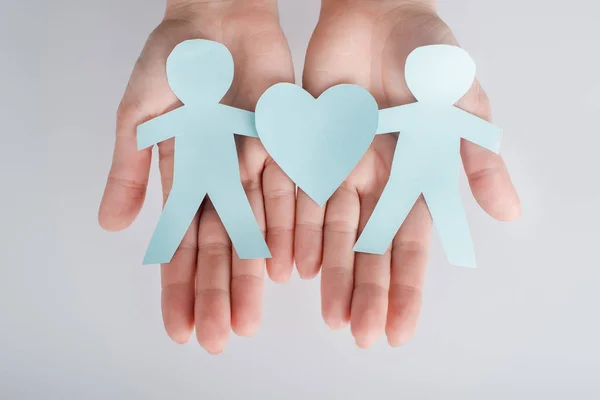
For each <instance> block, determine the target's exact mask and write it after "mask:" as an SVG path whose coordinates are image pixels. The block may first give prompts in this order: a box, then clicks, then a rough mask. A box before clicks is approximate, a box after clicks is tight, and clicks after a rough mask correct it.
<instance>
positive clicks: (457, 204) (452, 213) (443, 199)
mask: <svg viewBox="0 0 600 400" xmlns="http://www.w3.org/2000/svg"><path fill="white" fill-rule="evenodd" d="M454 182H455V181H454ZM424 196H425V201H426V202H427V206H428V207H429V212H430V213H431V217H432V218H433V223H434V224H435V228H436V230H437V232H438V235H439V236H440V240H441V242H442V247H443V248H444V251H445V252H446V257H448V262H449V263H450V264H452V265H456V266H461V267H471V268H475V267H476V266H477V265H476V260H475V250H474V249H473V241H472V240H471V233H470V232H469V225H468V223H467V216H466V214H465V209H464V207H463V204H462V201H461V198H460V194H459V192H458V186H454V187H452V188H448V189H444V190H435V191H433V192H425V193H424Z"/></svg>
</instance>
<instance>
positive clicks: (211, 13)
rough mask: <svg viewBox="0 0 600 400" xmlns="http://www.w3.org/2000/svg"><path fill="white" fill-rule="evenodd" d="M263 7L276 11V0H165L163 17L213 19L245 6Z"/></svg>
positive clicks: (240, 9)
mask: <svg viewBox="0 0 600 400" xmlns="http://www.w3.org/2000/svg"><path fill="white" fill-rule="evenodd" d="M256 7H259V8H263V9H267V10H271V11H273V12H277V0H212V1H206V0H167V7H166V10H165V19H183V20H196V19H199V18H203V17H204V18H208V19H211V20H212V19H214V18H216V17H218V16H219V15H225V14H228V13H231V12H232V11H242V10H243V9H245V8H256Z"/></svg>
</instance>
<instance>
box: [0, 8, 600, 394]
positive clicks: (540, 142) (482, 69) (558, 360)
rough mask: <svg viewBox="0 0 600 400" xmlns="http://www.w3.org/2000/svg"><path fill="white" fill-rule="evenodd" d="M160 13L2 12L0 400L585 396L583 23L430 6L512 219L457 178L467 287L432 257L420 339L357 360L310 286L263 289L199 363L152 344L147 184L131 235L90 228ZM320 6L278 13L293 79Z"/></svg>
mask: <svg viewBox="0 0 600 400" xmlns="http://www.w3.org/2000/svg"><path fill="white" fill-rule="evenodd" d="M163 6H164V4H163V2H162V1H158V0H155V1H150V0H102V1H100V0H96V1H90V0H88V1H86V0H79V1H74V0H62V1H58V0H56V1H51V2H50V1H46V0H38V1H35V0H33V1H25V0H22V1H18V0H2V2H1V5H0V135H1V141H0V143H1V146H0V167H1V168H0V261H1V262H2V266H1V267H0V307H1V313H0V398H3V399H167V398H169V399H178V398H186V399H189V398H197V399H234V398H249V399H307V398H318V399H334V398H336V399H337V398H342V396H343V398H347V399H367V398H368V399H370V398H394V399H396V398H398V399H411V400H412V399H486V400H493V399H597V398H600V382H599V378H598V376H599V375H600V345H599V343H598V340H599V338H600V322H599V315H600V312H599V311H598V308H599V306H600V261H599V259H598V249H599V247H600V244H599V239H600V234H599V232H598V226H599V224H600V213H599V211H598V208H599V207H600V179H599V178H598V173H599V172H600V161H599V159H600V157H599V156H598V150H599V147H600V140H599V139H598V136H599V134H600V129H599V128H598V126H599V123H598V115H599V114H600V101H599V98H600V78H599V77H598V76H599V73H600V59H599V56H598V54H600V53H599V52H600V50H599V49H600V44H599V43H600V29H599V28H598V22H597V18H598V17H597V16H598V12H599V11H600V10H599V7H598V6H597V3H596V2H595V1H592V0H572V1H569V2H566V1H557V0H543V1H542V0H528V1H525V0H503V1H500V0H498V1H482V0H446V1H440V2H439V10H440V14H441V15H442V17H443V18H444V19H445V20H446V21H447V22H448V24H449V25H450V26H452V27H453V29H454V31H455V33H456V35H457V37H458V39H459V41H460V42H461V44H462V46H463V47H465V48H466V49H467V50H468V51H469V52H470V53H471V55H472V56H473V57H474V59H475V60H476V62H477V64H478V70H479V78H480V80H481V81H482V83H483V85H484V87H485V88H486V90H487V92H488V94H489V96H490V98H491V100H492V105H493V107H494V117H495V122H496V123H497V124H498V125H500V126H501V127H502V128H503V129H504V131H505V137H504V141H503V148H502V152H503V155H504V157H505V159H506V161H507V163H508V165H509V168H510V170H511V173H512V176H513V179H514V182H515V184H516V186H517V188H518V189H519V191H520V195H521V199H522V203H523V217H522V218H521V219H520V220H519V221H517V222H515V223H510V224H505V223H500V222H495V221H493V220H492V219H491V218H490V217H488V216H487V215H486V214H485V213H484V212H483V211H481V210H480V209H479V208H478V207H477V205H476V203H475V201H474V200H473V199H472V197H471V196H470V195H469V193H468V191H467V186H466V183H465V179H464V177H461V185H462V189H463V194H464V196H463V197H464V199H465V204H466V207H467V213H468V217H469V220H470V223H471V228H472V231H473V236H474V240H475V245H476V249H477V253H478V261H479V268H478V269H476V270H471V269H463V268H458V267H452V266H449V265H448V264H447V263H446V261H445V258H444V256H443V254H442V252H441V248H440V245H439V241H438V239H437V237H434V246H433V249H432V255H431V261H430V265H429V270H428V274H427V284H426V293H425V300H424V309H423V314H422V317H421V321H420V325H419V328H418V330H417V333H416V336H415V338H414V339H413V340H412V341H411V342H410V343H409V344H407V345H405V346H403V347H401V348H396V349H392V348H390V347H388V345H387V343H386V342H385V340H384V339H382V340H380V341H379V342H378V343H377V344H376V345H375V346H374V347H373V348H371V349H369V350H366V351H365V350H359V349H358V348H357V347H356V346H355V345H354V342H353V340H352V336H351V335H350V333H349V331H348V330H346V331H342V332H332V331H329V330H328V329H327V328H326V326H325V324H324V323H323V321H322V320H321V316H320V305H319V301H320V300H319V282H318V280H315V281H312V282H305V281H301V280H300V279H299V278H298V277H297V275H296V274H294V276H293V278H292V280H291V282H290V283H289V284H287V285H285V286H276V285H274V284H272V283H270V282H269V283H268V284H267V287H266V295H265V297H266V298H265V309H264V319H263V323H262V327H261V330H260V332H259V333H258V335H257V336H255V337H253V338H250V339H248V338H238V337H235V336H232V338H231V340H230V343H229V346H228V347H227V349H226V350H225V352H224V353H223V354H222V355H220V356H218V357H214V356H209V355H208V354H207V353H205V352H204V351H203V350H202V349H201V348H200V347H199V346H198V345H197V343H195V342H194V341H193V340H192V341H190V343H189V344H188V345H185V346H180V345H176V344H175V343H173V342H171V341H170V340H169V339H168V337H167V336H166V334H165V333H164V331H163V326H162V321H161V314H160V282H159V269H158V267H157V266H146V267H142V266H141V265H140V261H141V258H142V256H143V254H144V251H145V248H146V245H147V244H148V240H149V238H150V235H151V233H152V231H153V229H154V226H155V224H156V221H157V219H158V215H159V212H160V200H161V196H160V194H159V193H160V188H159V179H158V174H157V172H158V171H157V168H155V166H153V170H152V175H151V185H150V189H149V196H148V200H147V202H146V204H145V206H144V209H143V211H142V213H141V215H140V218H139V219H138V220H137V221H136V222H135V223H134V224H133V226H132V227H131V228H129V229H127V230H125V231H123V232H120V233H106V232H103V231H102V230H101V229H100V227H99V226H98V225H97V222H96V213H97V207H98V204H99V200H100V197H101V194H102V191H103V186H104V182H105V178H106V173H107V171H108V168H109V164H110V160H111V154H112V146H113V143H114V128H115V110H116V107H117V104H118V101H119V99H120V96H121V95H122V93H123V90H124V88H125V85H126V83H127V80H128V77H129V73H130V72H131V68H132V67H133V64H134V62H135V60H136V58H137V56H138V54H139V51H140V50H141V47H142V45H143V43H144V41H145V38H146V36H147V35H148V34H149V33H150V31H151V30H152V29H153V28H154V26H155V25H156V24H158V22H159V21H160V18H161V16H162V12H163ZM318 8H319V5H318V2H317V0H295V1H294V0H285V1H283V0H282V1H280V12H281V20H282V24H283V27H284V30H285V32H286V34H287V36H288V39H289V43H290V46H291V48H292V52H293V55H294V61H295V64H296V73H297V76H300V73H301V68H302V62H303V55H304V52H305V49H306V45H307V43H308V39H309V36H310V32H311V31H312V29H313V27H314V24H315V23H316V19H317V16H318Z"/></svg>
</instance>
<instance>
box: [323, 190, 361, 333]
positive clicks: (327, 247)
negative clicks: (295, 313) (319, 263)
mask: <svg viewBox="0 0 600 400" xmlns="http://www.w3.org/2000/svg"><path fill="white" fill-rule="evenodd" d="M359 217H360V202H359V198H358V193H357V192H356V190H355V189H354V188H351V187H349V186H348V185H346V184H342V186H340V187H339V188H338V189H337V190H336V191H335V193H334V194H333V196H331V199H330V200H329V202H328V203H327V212H326V213H325V222H324V229H323V232H324V240H323V271H322V272H321V310H322V313H323V319H324V320H325V323H326V324H327V325H328V326H329V327H330V328H331V329H340V328H343V327H344V326H346V324H347V323H348V321H349V320H350V304H351V301H352V289H353V282H354V251H353V250H352V248H353V246H354V242H355V241H356V233H357V230H358V222H359Z"/></svg>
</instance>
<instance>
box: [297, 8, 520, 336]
mask: <svg viewBox="0 0 600 400" xmlns="http://www.w3.org/2000/svg"><path fill="white" fill-rule="evenodd" d="M430 44H453V45H455V44H456V41H455V39H454V37H453V35H452V33H451V31H450V29H449V28H448V27H447V26H446V25H445V24H444V23H443V21H441V20H440V19H439V17H438V16H437V14H436V13H435V10H434V8H433V7H432V6H429V5H424V3H419V2H408V1H397V2H394V1H390V2H336V1H329V2H327V1H326V2H324V3H323V6H322V9H321V15H320V18H319V23H318V25H317V27H316V29H315V31H314V33H313V36H312V38H311V41H310V45H309V48H308V51H307V55H306V62H305V69H304V79H303V85H304V87H305V88H306V89H307V90H308V91H309V92H311V93H312V94H313V95H314V96H318V95H320V94H321V93H322V92H323V91H324V90H325V89H327V88H328V87H330V86H332V85H335V84H339V83H355V84H359V85H361V86H363V87H365V88H367V89H369V91H370V92H371V93H372V94H373V95H374V96H375V98H376V100H377V102H378V104H379V107H380V108H385V107H390V106H395V105H400V104H406V103H411V102H414V101H415V100H414V98H413V96H412V95H411V93H410V91H409V90H408V87H407V86H406V83H405V80H404V63H405V60H406V58H407V56H408V55H409V54H410V52H411V51H412V50H414V49H415V48H417V47H419V46H424V45H430ZM458 106H459V107H461V108H463V109H465V110H466V111H469V112H471V113H473V114H475V115H477V116H479V117H481V118H485V119H488V120H489V119H490V108H489V103H488V100H487V97H486V95H485V93H484V92H483V90H482V89H481V87H480V86H479V84H478V83H475V84H474V85H473V87H472V88H471V90H470V91H469V93H468V94H467V95H465V96H464V97H463V98H462V99H461V101H460V102H459V103H458ZM395 145H396V137H395V136H394V135H378V136H377V137H376V138H375V140H374V141H373V143H372V145H371V146H370V148H369V149H368V151H367V152H366V154H365V155H364V157H363V158H362V160H361V161H360V163H359V164H358V165H357V166H356V168H355V169H354V170H353V172H352V173H351V175H350V176H349V177H348V178H347V179H346V181H345V182H344V183H343V184H342V186H341V187H340V188H339V189H338V190H337V191H336V192H335V193H334V195H333V196H332V197H331V199H330V200H329V201H328V203H327V205H326V207H325V208H319V207H317V206H316V205H315V204H314V203H312V201H311V200H310V199H309V198H308V197H307V196H306V195H305V194H304V193H302V192H301V191H300V190H299V194H298V199H297V206H296V216H297V218H296V238H295V247H296V250H295V253H296V254H295V256H296V265H297V268H298V271H299V273H300V274H301V276H303V277H307V278H309V277H313V276H315V275H316V274H317V273H318V271H319V268H320V266H321V265H322V278H321V294H322V312H323V317H324V319H325V321H326V323H327V324H328V325H329V326H330V327H331V328H334V329H335V328H341V327H343V326H345V325H346V324H347V323H348V322H350V323H351V330H352V333H353V335H354V337H355V340H356V342H357V344H358V345H359V346H361V347H367V346H369V345H371V344H372V343H373V342H374V341H375V340H376V339H377V338H378V337H379V336H380V335H381V334H382V333H383V332H384V331H385V332H386V334H387V337H388V342H389V343H390V344H391V345H399V344H402V343H404V342H405V341H406V340H408V339H409V338H410V336H411V335H412V333H413V331H414V329H415V327H416V323H417V318H418V315H419V312H420V305H421V293H422V288H423V280H424V273H425V266H426V263H427V254H428V247H429V237H430V232H431V226H432V223H431V217H430V215H429V212H428V210H427V207H426V205H425V202H424V201H423V199H422V198H420V199H419V200H418V201H417V203H416V205H415V206H414V208H413V209H412V211H411V213H410V214H409V216H408V218H407V219H406V221H405V223H404V224H403V225H402V227H401V229H400V230H399V232H398V233H397V234H396V236H395V238H394V240H393V242H392V245H391V246H390V248H389V249H388V251H387V252H386V253H385V254H384V255H381V256H379V255H372V254H363V253H354V252H353V251H352V248H353V246H354V243H355V241H356V239H357V236H358V234H359V233H360V231H361V230H362V229H363V227H364V226H365V224H366V222H367V221H368V219H369V216H370V215H371V213H372V212H373V210H374V208H375V206H376V204H377V201H378V199H379V197H380V196H381V193H382V191H383V189H384V187H385V185H386V182H387V179H388V176H389V173H390V168H391V163H392V159H393V154H394V150H395ZM461 155H462V159H463V164H464V167H465V171H466V173H467V176H468V179H469V184H470V186H471V189H472V192H473V194H474V196H475V198H476V200H477V201H478V203H479V204H480V205H481V206H482V207H483V209H484V210H486V211H487V212H488V213H489V214H490V215H492V216H493V217H495V218H497V219H500V220H511V219H514V218H517V217H518V216H519V214H520V205H519V200H518V197H517V194H516V192H515V189H514V188H513V186H512V183H511V181H510V178H509V175H508V172H507V170H506V167H505V165H504V162H503V161H502V158H501V157H500V156H498V155H496V154H494V153H491V152H489V151H487V150H485V149H483V148H480V147H478V146H476V145H474V144H472V143H469V142H466V141H463V143H462V144H461Z"/></svg>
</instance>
